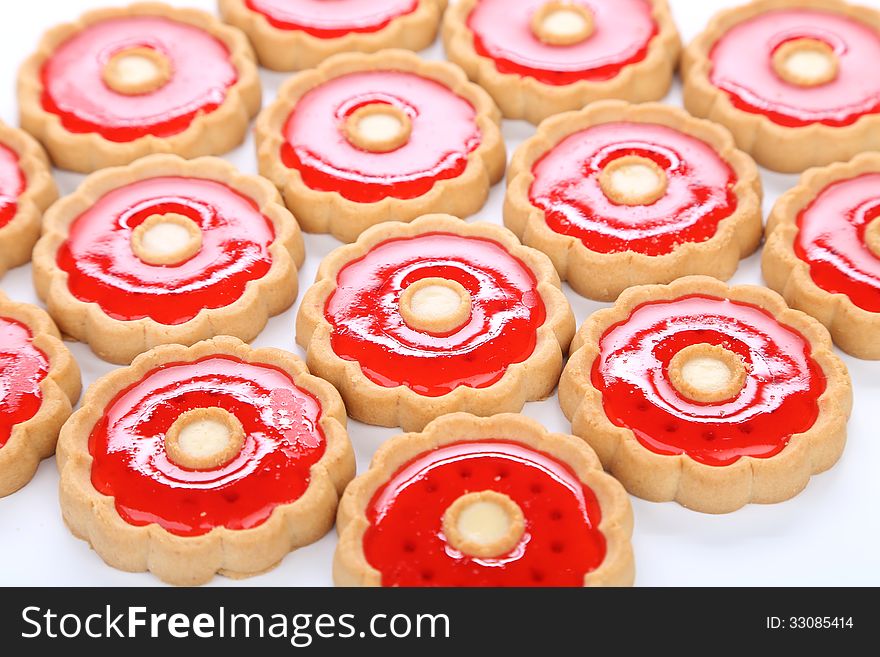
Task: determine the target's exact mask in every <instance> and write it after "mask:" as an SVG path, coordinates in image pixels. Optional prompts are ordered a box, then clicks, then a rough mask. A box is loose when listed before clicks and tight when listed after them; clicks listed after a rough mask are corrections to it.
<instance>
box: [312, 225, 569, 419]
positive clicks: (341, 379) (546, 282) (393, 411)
mask: <svg viewBox="0 0 880 657" xmlns="http://www.w3.org/2000/svg"><path fill="white" fill-rule="evenodd" d="M432 232H444V233H455V234H457V235H466V236H473V237H482V238H487V239H491V240H494V241H496V242H498V243H500V244H501V245H502V246H504V247H505V248H506V249H507V250H508V251H509V252H510V253H511V254H512V255H514V256H516V257H517V258H519V259H520V260H521V261H522V262H523V263H524V264H525V265H526V266H527V267H528V268H529V269H531V270H532V272H534V274H535V277H536V279H537V280H538V291H539V293H540V295H541V299H542V300H543V302H544V305H545V307H546V311H547V319H546V321H545V322H544V324H543V325H542V326H541V327H540V328H539V329H538V340H537V344H536V346H535V350H534V352H533V353H532V355H531V356H530V357H529V358H528V359H527V360H525V361H523V362H521V363H516V364H513V365H511V366H510V367H509V368H508V370H507V371H506V372H505V374H504V376H503V377H502V378H501V380H500V381H498V382H497V383H495V384H493V385H491V386H489V387H486V388H470V387H467V386H461V387H459V388H456V389H455V390H454V391H453V392H451V393H448V394H445V395H443V396H441V397H425V396H423V395H419V394H418V393H416V392H414V391H413V390H412V389H411V388H409V387H407V386H397V387H395V388H386V387H384V386H380V385H378V384H376V383H374V382H373V381H371V380H370V379H368V378H367V377H366V376H365V375H364V373H363V371H362V370H361V367H360V365H359V364H358V363H356V362H354V361H350V360H344V359H342V358H340V357H339V356H337V355H336V353H335V352H334V351H333V349H332V347H331V344H330V336H331V332H332V327H331V326H330V323H329V322H328V321H327V319H326V317H325V316H324V307H325V305H326V303H327V300H328V299H329V298H330V296H331V295H332V294H333V293H334V291H335V290H336V279H337V276H338V274H339V271H340V270H341V269H342V268H343V267H345V266H346V265H347V264H348V263H350V262H352V261H353V260H356V259H358V258H360V257H363V256H364V255H366V254H367V253H368V252H369V251H370V250H371V249H373V248H374V247H375V246H376V245H377V244H380V243H382V242H385V241H386V240H389V239H394V238H397V237H404V236H412V235H419V234H424V233H432ZM574 328H575V326H574V315H573V314H572V312H571V307H570V306H569V304H568V301H567V300H566V299H565V296H564V295H563V293H562V290H561V289H560V285H559V278H558V277H557V276H556V272H555V271H554V270H553V265H552V264H551V263H550V261H549V260H548V259H547V258H546V257H545V256H544V255H543V254H542V253H540V252H538V251H535V250H534V249H529V248H526V247H524V246H522V245H521V244H520V243H519V241H518V240H517V239H516V238H515V237H514V236H513V235H512V234H511V233H510V232H509V231H507V230H505V229H504V228H502V227H500V226H493V225H490V224H484V223H476V224H466V223H464V222H462V221H460V220H459V219H457V218H455V217H450V216H446V215H427V216H425V217H421V218H419V219H417V220H416V221H414V222H412V223H410V224H403V223H397V222H395V223H384V224H382V225H379V226H375V227H374V228H371V229H370V230H368V231H367V232H365V233H364V234H363V235H361V237H360V238H359V239H358V241H357V242H355V243H354V244H351V245H348V246H343V247H341V248H338V249H336V250H335V251H333V252H332V253H330V255H328V256H327V257H326V258H325V259H324V261H323V262H322V263H321V267H320V269H319V270H318V275H317V277H316V281H315V284H314V285H313V286H312V287H311V288H310V289H309V290H308V291H307V292H306V294H305V296H304V297H303V300H302V304H301V305H300V309H299V315H298V316H297V322H296V339H297V342H298V343H299V344H300V346H302V347H303V348H304V349H306V352H307V356H306V360H307V362H308V364H309V367H310V368H311V369H312V371H314V372H315V373H316V374H317V375H318V376H321V377H322V378H324V379H326V380H328V381H330V383H332V384H333V385H334V386H336V388H337V389H338V390H339V392H340V394H341V395H342V398H343V399H344V400H345V404H346V408H347V409H348V413H349V415H351V417H353V418H355V419H357V420H360V421H362V422H366V423H368V424H377V425H380V426H387V427H394V426H400V427H403V428H404V430H420V429H422V428H423V427H424V426H425V425H426V424H428V422H430V421H431V420H433V419H435V418H437V417H439V416H441V415H445V414H446V413H453V412H457V411H466V412H469V413H473V414H475V415H482V416H486V415H493V414H495V413H501V412H515V411H519V410H521V409H522V407H523V406H524V405H525V403H526V402H527V401H532V400H537V399H543V398H545V397H547V396H549V395H550V394H551V393H552V392H553V390H554V388H555V387H556V383H557V382H558V380H559V374H560V372H561V371H562V362H563V352H564V351H565V350H566V349H567V348H568V344H569V343H570V341H571V338H572V335H573V334H574Z"/></svg>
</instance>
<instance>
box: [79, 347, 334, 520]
mask: <svg viewBox="0 0 880 657" xmlns="http://www.w3.org/2000/svg"><path fill="white" fill-rule="evenodd" d="M206 407H219V408H222V409H225V410H226V411H228V412H230V413H232V414H233V415H234V416H235V417H237V418H238V420H239V421H240V422H241V424H242V426H243V427H244V431H245V443H244V446H243V447H242V449H241V452H240V453H239V454H238V456H236V457H234V458H233V459H232V460H231V461H230V462H229V463H227V464H226V465H223V466H220V467H219V468H215V469H213V470H188V469H185V468H182V467H180V466H178V465H175V464H174V463H173V462H172V461H170V460H169V458H168V455H167V454H166V452H165V433H166V432H167V431H168V428H169V427H170V426H171V425H172V424H173V423H174V421H175V420H176V419H177V418H178V417H179V416H180V415H182V414H183V413H185V412H186V411H189V410H192V409H196V408H206ZM320 419H321V407H320V404H319V402H318V400H317V399H316V398H315V397H313V396H312V395H311V394H309V393H308V392H306V391H305V390H302V389H301V388H299V387H297V386H296V384H294V382H293V381H292V380H291V378H290V377H289V376H288V375H287V374H286V373H284V372H282V371H281V370H279V369H276V368H274V367H272V366H270V365H260V364H253V363H245V362H242V361H240V360H237V359H235V358H232V357H226V356H213V357H209V358H205V359H203V360H201V361H198V362H195V363H178V364H169V365H163V366H162V367H160V368H158V369H155V370H153V371H152V372H150V373H148V374H147V375H146V376H144V377H143V379H141V380H140V381H139V382H137V383H135V384H134V385H132V386H130V387H128V388H127V389H125V390H123V391H122V392H120V393H119V394H118V395H117V396H116V398H115V399H114V400H113V401H112V402H111V403H110V404H109V405H108V406H107V408H106V409H105V410H104V414H103V416H102V417H101V419H100V420H99V421H98V423H97V424H96V425H95V428H94V430H93V431H92V434H91V436H90V438H89V452H90V453H91V454H92V456H93V457H94V461H93V463H92V484H93V485H94V486H95V488H96V489H97V490H98V491H100V492H101V493H103V494H105V495H110V496H112V497H114V498H115V501H116V509H117V511H118V512H119V514H120V515H121V516H122V518H123V519H124V520H125V521H126V522H128V523H130V524H132V525H148V524H150V523H157V524H158V525H160V526H161V527H163V528H164V529H166V530H168V531H169V532H171V533H173V534H177V535H179V536H198V535H201V534H206V533H207V532H209V531H211V530H212V529H213V528H215V527H226V528H227V529H250V528H252V527H256V526H257V525H260V524H262V523H263V522H265V521H266V520H268V518H269V516H270V515H271V514H272V511H273V510H274V509H275V508H276V507H278V506H280V505H283V504H289V503H290V502H294V501H296V500H297V499H299V498H300V497H301V496H302V494H303V493H305V491H306V489H308V487H309V481H310V476H311V475H310V468H311V466H312V465H314V464H315V463H317V462H318V461H319V460H320V458H321V457H322V456H323V454H324V451H325V448H326V441H325V438H324V434H323V431H322V430H321V428H320V426H319V424H318V422H319V421H320Z"/></svg>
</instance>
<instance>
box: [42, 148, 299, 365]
mask: <svg viewBox="0 0 880 657" xmlns="http://www.w3.org/2000/svg"><path fill="white" fill-rule="evenodd" d="M157 176H184V177H190V178H204V179H208V180H216V181H219V182H222V183H224V184H226V185H229V186H230V187H231V188H232V189H234V190H236V191H238V192H239V193H241V194H243V195H245V196H247V197H249V198H252V199H253V200H254V202H255V203H256V204H257V205H258V207H259V208H260V211H261V212H262V213H263V214H264V215H265V216H266V217H267V218H268V219H269V220H270V221H271V222H272V225H273V226H274V229H275V241H274V242H273V243H272V245H271V246H270V247H269V253H270V254H271V255H272V266H271V268H270V269H269V272H268V273H267V274H266V275H265V276H264V277H263V278H261V279H258V280H255V281H251V282H250V283H249V284H248V285H247V287H246V288H245V291H244V294H243V295H242V296H241V297H239V298H238V299H237V300H235V301H234V302H232V303H230V304H229V305H228V306H224V307H222V308H216V309H203V310H201V311H200V312H199V314H198V315H196V317H194V318H193V319H191V320H189V321H188V322H185V323H183V324H177V325H173V326H171V325H166V324H160V323H159V322H156V321H155V320H152V319H150V318H143V319H138V320H132V321H121V320H118V319H114V318H112V317H110V316H109V315H107V314H106V313H105V312H104V311H103V310H102V309H101V307H100V306H99V305H98V304H96V303H86V302H84V301H81V300H79V299H78V298H76V297H75V296H74V295H73V294H72V293H71V292H70V290H69V289H68V286H67V276H68V275H67V273H66V272H65V271H64V270H62V269H61V268H60V267H59V266H58V264H57V253H58V249H59V248H60V247H61V245H62V244H63V243H64V241H65V240H66V239H67V236H68V233H69V230H70V226H71V224H72V223H73V221H75V220H76V219H77V217H79V216H80V215H81V214H82V213H83V212H84V211H85V210H86V209H88V208H89V207H90V206H91V205H92V204H93V203H95V202H96V201H97V200H98V199H100V198H101V197H102V196H104V195H105V194H107V193H108V192H110V191H111V190H114V189H117V188H119V187H122V186H125V185H128V184H130V183H133V182H136V181H138V180H145V179H148V178H154V177H157ZM304 258H305V250H304V246H303V239H302V234H301V233H300V230H299V227H298V226H297V223H296V220H295V219H294V218H293V216H291V214H290V212H288V211H287V209H286V208H285V207H284V206H283V205H282V203H281V198H280V196H279V194H278V191H277V190H276V189H275V188H274V187H273V186H272V185H271V184H270V183H269V182H268V181H267V180H264V179H262V178H260V177H258V176H248V175H244V174H242V173H239V172H238V171H237V170H236V169H235V168H234V167H233V166H232V165H231V164H229V163H228V162H225V161H224V160H220V159H217V158H213V157H208V158H199V159H197V160H183V159H181V158H179V157H177V156H175V155H152V156H149V157H145V158H143V159H141V160H138V161H137V162H134V163H133V164H131V165H129V166H126V167H119V168H114V169H106V170H104V171H99V172H98V173H95V174H92V175H91V176H89V177H88V178H86V180H85V181H84V182H83V183H82V185H80V187H79V189H77V191H76V192H74V193H73V194H71V195H70V196H67V197H65V198H63V199H62V200H60V201H59V202H58V203H56V204H55V205H53V206H52V208H51V209H50V210H49V211H48V212H47V213H46V216H45V229H44V232H43V237H42V238H40V241H39V242H38V243H37V246H36V248H35V249H34V269H33V275H34V285H35V287H36V289H37V293H38V294H39V295H40V298H42V299H43V300H44V301H45V302H46V304H47V305H48V307H49V314H50V315H52V317H53V318H54V319H55V321H56V322H58V325H59V327H60V328H61V330H62V331H64V333H65V334H67V335H70V336H71V337H73V338H75V339H77V340H81V341H83V342H86V343H87V344H88V345H89V346H90V347H91V348H92V350H93V351H94V352H95V353H96V354H97V355H98V356H99V357H101V358H103V359H104V360H108V361H110V362H113V363H119V364H128V363H130V362H131V361H132V359H133V358H134V357H135V356H137V355H138V354H141V353H143V352H145V351H147V350H148V349H151V348H153V347H155V346H157V345H160V344H167V343H172V342H174V343H178V344H187V345H191V344H195V343H196V342H198V341H200V340H205V339H207V338H211V337H214V336H216V335H234V336H236V337H238V338H241V339H242V340H246V341H250V340H252V339H254V338H255V337H256V336H257V335H258V334H259V333H260V331H262V330H263V328H264V327H265V325H266V322H267V321H268V320H269V317H272V316H274V315H277V314H279V313H282V312H284V311H285V310H286V309H287V308H289V307H290V306H291V305H292V304H293V302H294V301H295V300H296V296H297V288H298V282H297V269H298V267H299V266H300V265H302V263H303V260H304Z"/></svg>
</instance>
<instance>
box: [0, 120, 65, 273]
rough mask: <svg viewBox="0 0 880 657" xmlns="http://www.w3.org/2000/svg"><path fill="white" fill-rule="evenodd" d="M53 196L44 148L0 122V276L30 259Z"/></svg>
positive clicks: (55, 196) (24, 134)
mask: <svg viewBox="0 0 880 657" xmlns="http://www.w3.org/2000/svg"><path fill="white" fill-rule="evenodd" d="M56 198H58V188H57V187H56V186H55V181H54V180H53V179H52V172H51V171H50V169H49V161H48V160H47V159H46V154H45V153H44V152H43V149H42V148H40V145H39V144H38V143H37V142H36V141H34V139H33V138H32V137H31V136H30V135H28V134H27V133H25V132H23V131H21V130H16V129H15V128H11V127H9V126H8V125H6V124H5V123H3V122H0V276H3V274H5V273H6V271H7V270H8V269H12V268H13V267H18V266H19V265H23V264H25V263H26V262H28V261H29V260H30V259H31V251H33V248H34V244H36V242H37V239H38V238H39V237H40V228H41V226H42V219H43V212H45V211H46V208H48V207H49V206H50V205H52V203H53V202H54V201H55V199H56Z"/></svg>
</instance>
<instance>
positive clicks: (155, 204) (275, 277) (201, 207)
mask: <svg viewBox="0 0 880 657" xmlns="http://www.w3.org/2000/svg"><path fill="white" fill-rule="evenodd" d="M304 257H305V252H304V247H303V240H302V235H301V233H300V230H299V227H298V226H297V223H296V220H295V219H294V218H293V216H291V214H290V212H288V210H287V208H285V207H284V205H283V204H282V202H281V197H280V195H279V194H278V190H276V189H275V188H274V187H273V186H272V184H271V183H269V182H268V181H267V180H264V179H262V178H259V177H258V176H246V175H244V174H241V173H239V172H238V171H237V170H236V169H235V168H234V167H233V166H232V165H230V164H229V163H227V162H225V161H223V160H220V159H217V158H200V159H197V160H183V159H181V158H179V157H176V156H173V155H152V156H150V157H146V158H143V159H141V160H138V161H137V162H135V163H133V164H131V165H129V166H127V167H120V168H115V169H106V170H104V171H101V172H98V173H95V174H92V175H91V176H89V177H88V178H86V180H85V181H84V182H83V183H82V185H81V186H80V188H79V189H78V190H77V191H76V192H75V193H73V194H71V195H70V196H67V197H65V198H64V199H62V200H61V201H59V202H58V203H56V204H55V205H54V206H52V208H51V210H50V211H49V212H47V213H46V218H45V230H44V233H43V237H42V238H41V239H40V241H39V243H38V244H37V247H36V249H35V250H34V284H35V286H36V288H37V292H38V293H39V295H40V297H41V298H42V299H44V300H45V301H46V304H47V305H48V307H49V313H50V314H51V315H52V317H53V318H54V319H55V321H56V322H58V325H59V326H60V327H61V329H62V330H63V331H64V332H65V333H66V334H67V335H70V336H71V337H73V338H76V339H77V340H81V341H83V342H86V343H88V345H89V346H90V347H91V348H92V349H93V350H94V351H95V353H96V354H97V355H98V356H100V357H101V358H103V359H105V360H109V361H111V362H114V363H121V364H127V363H130V362H131V361H132V359H133V358H134V357H135V356H137V355H138V354H141V353H143V352H145V351H147V350H148V349H151V348H152V347H155V346H157V345H160V344H167V343H172V342H173V343H178V344H194V343H195V342H198V341H199V340H204V339H207V338H211V337H214V336H216V335H233V336H235V337H238V338H241V339H242V340H252V339H253V338H255V337H256V336H257V334H259V332H260V331H262V330H263V327H264V326H265V325H266V322H267V321H268V319H269V317H271V316H273V315H277V314H279V313H281V312H283V311H284V310H286V309H287V308H289V307H290V305H291V304H292V303H293V302H294V301H295V300H296V296H297V268H298V267H299V266H300V265H301V264H302V262H303V259H304Z"/></svg>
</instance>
